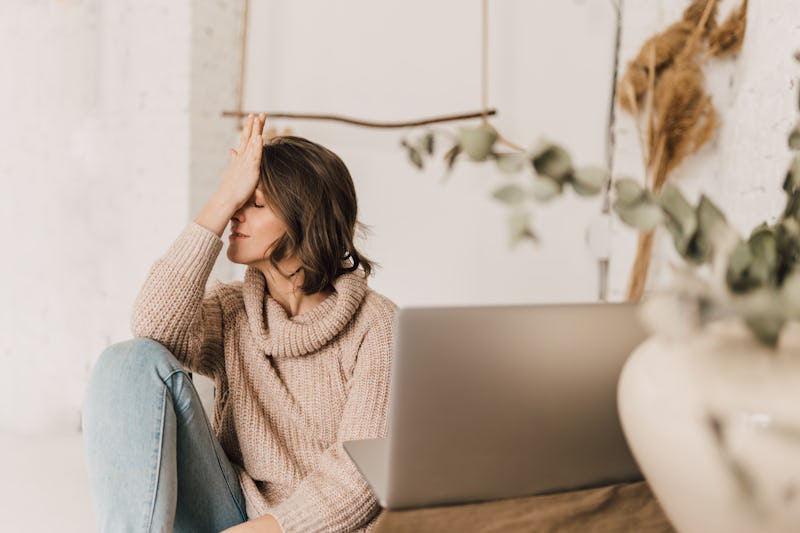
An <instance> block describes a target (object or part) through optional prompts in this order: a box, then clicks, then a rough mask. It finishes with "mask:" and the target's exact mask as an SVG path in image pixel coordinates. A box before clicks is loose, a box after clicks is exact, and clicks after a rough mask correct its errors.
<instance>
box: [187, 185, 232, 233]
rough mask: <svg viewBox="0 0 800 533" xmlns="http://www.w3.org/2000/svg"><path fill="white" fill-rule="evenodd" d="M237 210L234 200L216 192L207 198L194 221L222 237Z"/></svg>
mask: <svg viewBox="0 0 800 533" xmlns="http://www.w3.org/2000/svg"><path fill="white" fill-rule="evenodd" d="M237 209H239V206H238V205H237V203H236V201H235V200H233V199H231V198H230V197H228V196H227V195H225V194H223V193H220V192H219V191H218V192H216V193H215V194H214V195H213V196H212V197H211V198H209V200H208V202H206V205H205V206H204V207H203V209H201V210H200V212H199V213H198V214H197V216H196V217H195V219H194V221H195V223H197V224H199V225H201V226H203V227H204V228H206V229H207V230H209V231H213V232H214V233H216V234H217V236H219V237H222V233H223V232H224V231H225V228H226V227H227V226H228V222H229V221H230V219H231V217H232V216H233V215H234V213H236V210H237Z"/></svg>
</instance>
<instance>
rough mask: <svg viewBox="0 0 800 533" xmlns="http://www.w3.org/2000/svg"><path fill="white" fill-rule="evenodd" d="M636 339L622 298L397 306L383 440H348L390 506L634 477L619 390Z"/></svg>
mask: <svg viewBox="0 0 800 533" xmlns="http://www.w3.org/2000/svg"><path fill="white" fill-rule="evenodd" d="M645 337H646V333H645V331H644V329H643V328H642V326H641V325H640V323H639V321H638V319H637V318H636V308H635V305H634V304H629V303H612V304H608V303H602V304H555V305H550V304H548V305H516V306H503V307H488V306H486V307H450V308H403V309H400V310H399V311H398V313H397V316H396V329H395V337H394V339H395V340H394V359H393V362H392V378H391V379H392V381H391V389H390V399H389V437H388V438H387V439H372V440H363V441H351V442H347V443H345V449H346V450H347V452H348V454H349V455H350V457H351V458H352V459H353V461H354V462H355V464H356V465H357V466H358V468H359V470H360V471H361V473H362V474H363V475H364V477H365V478H366V479H367V481H368V482H369V483H370V485H371V487H372V489H373V491H374V493H375V495H376V497H377V498H378V501H379V502H380V504H381V506H383V507H384V508H386V509H406V508H415V507H426V506H434V505H446V504H454V503H464V502H473V501H484V500H493V499H500V498H513V497H521V496H526V495H533V494H543V493H550V492H558V491H564V490H571V489H577V488H585V487H590V486H597V485H604V484H609V483H614V482H620V481H629V480H637V479H641V474H640V472H639V469H638V467H637V466H636V463H635V461H634V459H633V457H632V456H631V453H630V451H629V449H628V446H627V444H626V442H625V438H624V436H623V434H622V429H621V427H620V422H619V419H618V416H617V401H616V390H617V381H618V378H619V374H620V370H621V368H622V365H623V363H624V362H625V359H626V358H627V357H628V355H630V353H631V351H632V350H633V349H634V348H635V347H636V346H637V345H638V344H639V343H640V342H642V341H643V340H644V338H645Z"/></svg>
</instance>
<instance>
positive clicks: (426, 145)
mask: <svg viewBox="0 0 800 533" xmlns="http://www.w3.org/2000/svg"><path fill="white" fill-rule="evenodd" d="M419 145H420V150H421V151H423V152H425V153H427V154H428V155H433V149H434V140H433V132H432V131H429V132H428V133H426V134H425V135H423V136H422V138H421V139H420V141H419Z"/></svg>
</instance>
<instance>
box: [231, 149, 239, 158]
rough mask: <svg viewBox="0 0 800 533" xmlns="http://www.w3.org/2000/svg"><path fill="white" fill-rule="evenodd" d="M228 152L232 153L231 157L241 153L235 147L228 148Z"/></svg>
mask: <svg viewBox="0 0 800 533" xmlns="http://www.w3.org/2000/svg"><path fill="white" fill-rule="evenodd" d="M228 153H229V154H230V156H231V157H236V156H237V155H239V152H237V151H236V150H234V149H233V148H228Z"/></svg>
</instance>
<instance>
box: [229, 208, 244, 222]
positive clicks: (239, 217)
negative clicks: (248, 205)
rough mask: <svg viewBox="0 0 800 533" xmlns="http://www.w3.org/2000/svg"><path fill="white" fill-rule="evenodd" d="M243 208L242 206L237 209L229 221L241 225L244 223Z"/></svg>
mask: <svg viewBox="0 0 800 533" xmlns="http://www.w3.org/2000/svg"><path fill="white" fill-rule="evenodd" d="M244 207H245V206H242V207H240V208H239V209H237V210H236V211H235V212H234V213H233V216H232V217H231V220H235V221H236V222H237V223H240V224H241V223H242V222H243V221H244Z"/></svg>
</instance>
